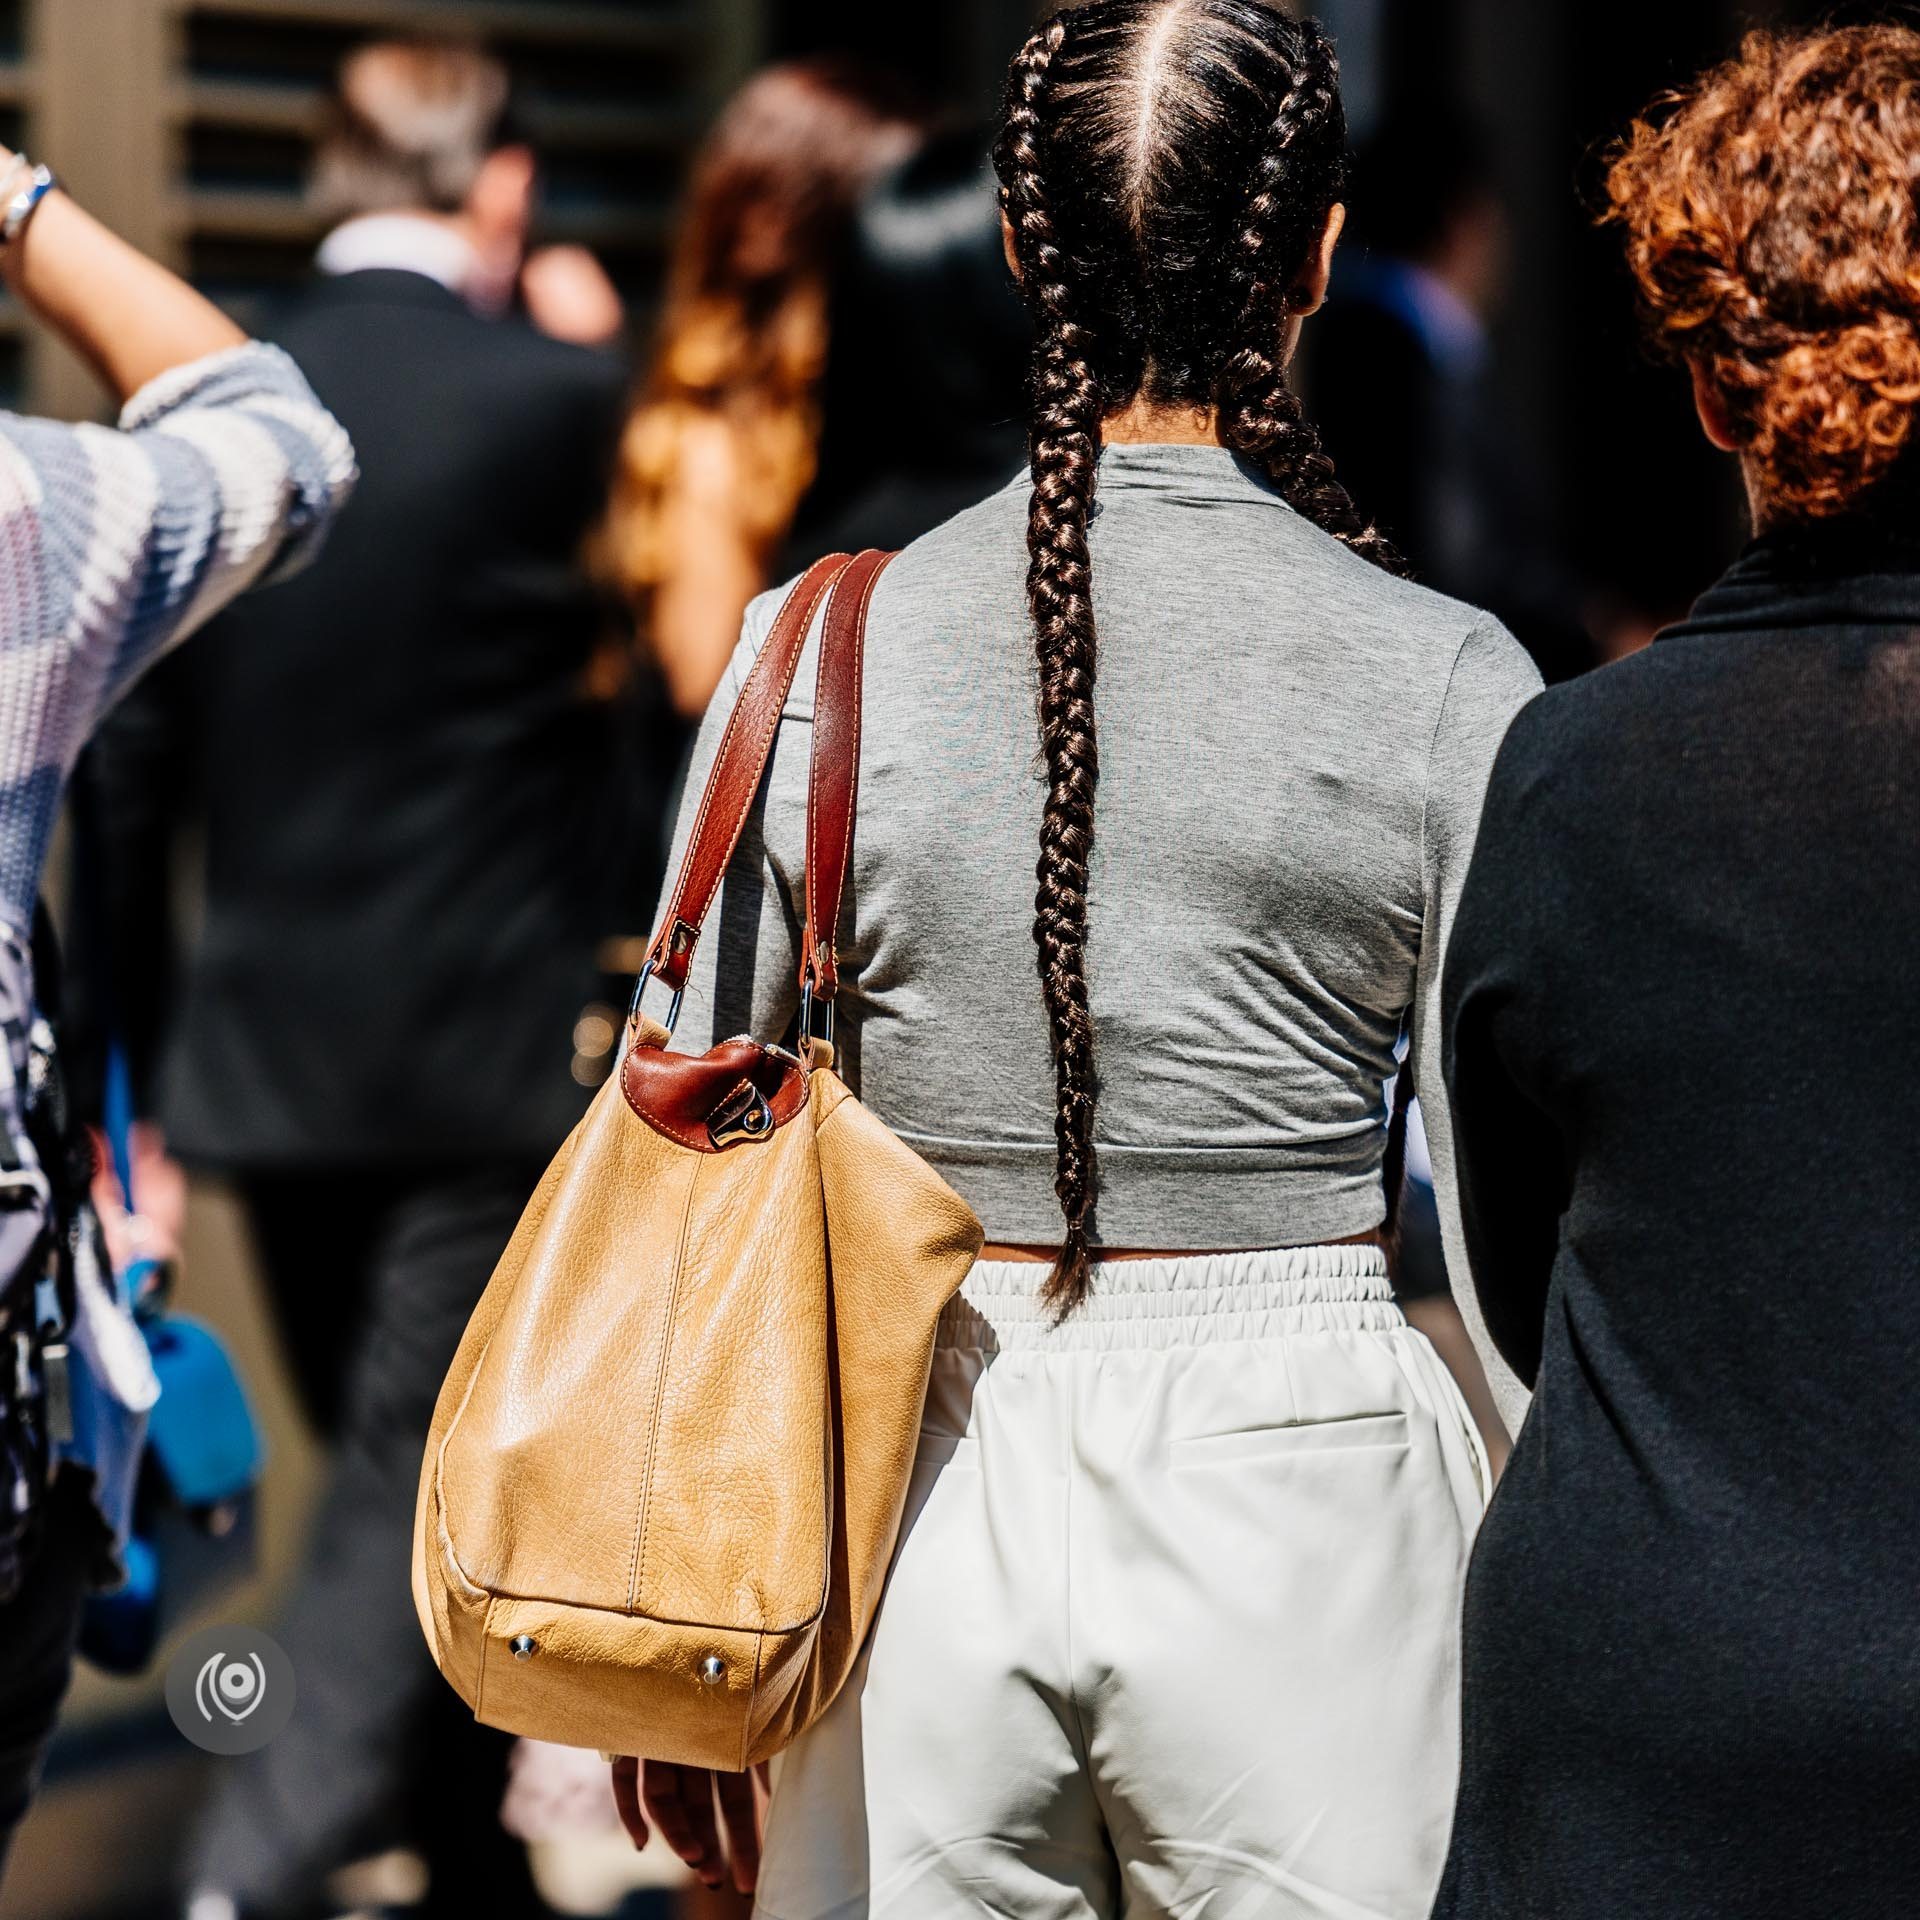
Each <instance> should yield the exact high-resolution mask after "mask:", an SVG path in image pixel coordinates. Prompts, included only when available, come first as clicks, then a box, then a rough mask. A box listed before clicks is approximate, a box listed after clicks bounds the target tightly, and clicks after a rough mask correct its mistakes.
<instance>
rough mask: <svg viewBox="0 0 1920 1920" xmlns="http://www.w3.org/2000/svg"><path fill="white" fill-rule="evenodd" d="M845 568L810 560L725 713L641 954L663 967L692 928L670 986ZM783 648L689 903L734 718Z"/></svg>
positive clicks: (835, 561) (832, 558) (831, 559)
mask: <svg viewBox="0 0 1920 1920" xmlns="http://www.w3.org/2000/svg"><path fill="white" fill-rule="evenodd" d="M851 564H852V562H851V561H850V560H848V559H847V558H846V557H845V556H843V555H840V554H830V555H828V556H827V558H825V559H823V560H816V561H815V562H814V564H813V566H812V567H811V568H810V569H809V570H808V571H807V573H806V574H805V575H803V576H802V577H801V579H800V580H799V582H798V583H797V584H796V585H795V587H794V589H793V591H792V592H791V593H790V594H788V595H787V598H786V600H785V602H784V603H783V604H782V606H781V608H780V611H779V612H778V613H777V614H775V615H774V621H773V626H772V627H771V628H770V629H769V630H768V634H767V639H766V642H765V644H764V645H762V647H761V649H760V654H759V657H758V658H757V659H756V660H755V661H754V664H753V668H752V670H751V671H750V672H749V673H748V675H747V678H746V680H745V682H744V683H743V684H742V686H741V688H740V692H739V694H738V695H737V696H736V698H735V700H734V704H733V711H732V713H730V714H729V715H728V716H727V725H726V729H725V731H724V732H723V733H722V734H721V736H720V746H719V749H718V751H716V753H715V754H714V758H713V765H712V767H711V768H710V769H709V770H708V774H707V784H706V788H705V790H704V791H703V792H702V794H701V796H700V810H699V812H698V813H697V814H696V815H695V816H694V824H693V832H692V833H691V835H689V837H688V840H687V848H686V852H685V853H684V854H683V855H682V856H681V860H680V871H679V873H678V874H677V875H676V876H675V879H674V884H673V895H672V901H671V904H670V905H669V907H668V909H667V916H666V918H665V920H664V921H663V922H662V923H661V927H660V931H659V932H658V933H656V934H655V935H654V937H653V942H652V944H651V946H649V947H648V949H647V959H648V963H649V964H650V965H653V966H655V967H656V969H664V966H665V964H666V962H667V961H668V960H669V959H670V958H671V947H670V944H669V940H670V935H671V933H672V930H673V928H674V926H675V924H676V923H680V924H684V925H686V926H688V927H690V928H692V930H693V934H694V938H693V939H692V940H691V941H689V942H688V943H687V949H686V955H685V959H684V961H682V962H681V963H680V965H679V973H678V980H677V981H676V980H675V979H674V978H673V977H672V976H671V975H668V974H666V973H664V971H663V972H662V977H663V978H665V979H667V980H668V983H669V984H670V985H674V984H679V983H682V982H684V981H685V980H686V978H687V976H688V974H689V973H691V971H692V968H693V949H694V947H695V946H696V945H697V944H698V940H699V935H700V933H701V932H702V930H703V929H704V928H705V925H706V919H707V915H708V913H709V912H710V911H711V910H712V907H713V902H714V897H715V895H717V894H718V893H719V891H720V887H721V884H722V882H723V881H724V880H725V878H726V871H727V867H728V865H729V863H730V862H731V861H732V859H733V853H734V849H735V848H736V847H737V846H738V845H739V844H740V835H741V833H742V832H743V831H744V829H745V827H746V824H747V815H748V814H749V813H751V812H752V810H753V802H754V797H755V796H756V795H757V794H758V793H759V791H760V784H761V782H762V780H764V779H765V777H766V763H767V759H768V756H769V755H770V754H771V753H772V751H773V739H774V735H775V734H776V733H777V732H778V731H779V727H780V720H781V716H782V714H783V713H784V712H785V709H786V704H787V694H788V692H789V691H790V689H791V688H792V685H793V676H794V673H795V671H796V670H797V668H798V667H799V665H800V656H801V654H802V653H804V652H805V651H806V644H807V635H808V634H809V633H810V632H811V631H812V628H813V620H814V615H815V614H816V613H818V611H819V609H820V602H821V601H822V600H823V599H824V598H825V597H826V595H827V593H828V592H829V591H830V590H831V589H832V588H833V586H834V585H835V584H836V583H837V582H838V580H839V578H840V576H841V574H843V573H844V572H845V571H846V570H847V568H848V566H850V565H851ZM816 575H817V576H818V579H817V581H816V580H815V576H816ZM809 582H813V583H814V586H813V592H812V594H811V596H810V597H808V598H807V599H806V602H805V610H804V612H801V613H800V614H799V615H798V622H799V624H798V627H797V629H792V628H788V627H786V626H785V625H784V623H785V622H786V621H787V620H788V618H789V616H791V615H793V614H794V613H795V610H796V607H797V606H798V604H799V603H800V601H801V598H802V596H803V595H804V594H806V591H807V587H808V584H809ZM783 634H784V635H787V636H788V638H787V640H786V644H785V646H784V647H776V646H775V644H774V642H775V639H776V637H777V636H782V635H783ZM783 651H784V652H786V653H787V654H788V658H787V660H786V664H785V666H784V667H783V668H780V669H779V671H778V691H779V697H778V698H777V699H775V700H771V701H769V702H768V703H767V704H768V711H767V712H766V714H765V715H764V716H763V717H762V719H761V721H760V723H759V728H758V731H757V732H756V733H755V734H754V736H753V738H752V740H751V742H750V744H749V745H748V746H747V747H746V749H745V754H746V759H747V763H748V764H749V765H755V766H757V768H758V771H757V773H756V774H755V777H754V779H753V782H752V784H751V785H750V786H748V787H747V789H746V791H745V793H744V796H743V798H742V801H741V804H740V808H739V811H738V813H737V815H736V817H735V819H734V821H733V825H732V828H731V830H730V832H729V834H728V838H727V842H726V845H725V847H724V848H723V849H722V850H721V854H720V858H719V860H718V861H717V862H715V863H714V866H713V874H712V878H711V879H710V880H709V881H708V882H707V885H706V890H705V895H704V897H703V898H702V899H700V900H699V902H698V903H697V904H696V903H695V902H694V901H693V899H692V898H691V897H690V895H689V893H688V889H689V887H690V886H691V885H692V884H693V880H694V877H695V873H696V869H697V868H698V867H699V866H700V864H701V855H702V852H703V850H704V849H705V848H706V845H707V839H708V833H709V822H710V820H711V818H712V812H713V806H714V800H715V796H716V795H717V794H718V792H719V790H720V787H721V784H722V776H723V774H724V773H725V772H726V771H727V770H728V768H729V763H730V760H731V758H732V756H733V755H734V754H735V752H736V751H737V750H738V749H737V745H736V737H737V735H738V730H739V728H740V727H741V726H742V724H743V722H742V719H741V716H742V715H743V714H744V713H746V712H747V710H748V708H749V706H750V704H751V702H750V701H749V699H748V695H749V693H750V692H753V691H755V690H756V689H757V687H759V686H764V685H766V684H767V682H768V681H772V680H773V679H774V678H775V674H776V663H777V662H778V661H779V658H780V655H781V653H782V652H783ZM763 668H764V670H765V674H766V676H767V678H766V680H764V681H763V680H761V679H760V678H759V676H760V675H761V673H762V670H763Z"/></svg>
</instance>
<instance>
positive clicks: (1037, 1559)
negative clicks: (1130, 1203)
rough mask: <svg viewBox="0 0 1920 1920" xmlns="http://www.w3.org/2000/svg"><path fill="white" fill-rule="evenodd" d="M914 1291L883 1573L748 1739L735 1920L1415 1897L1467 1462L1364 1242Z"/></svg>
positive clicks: (1214, 1918)
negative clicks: (786, 1742)
mask: <svg viewBox="0 0 1920 1920" xmlns="http://www.w3.org/2000/svg"><path fill="white" fill-rule="evenodd" d="M1045 1271H1046V1270H1045V1269H1044V1268H1042V1267H1036V1266H1027V1265H1014V1264H1000V1263H993V1262H982V1263H981V1264H980V1265H979V1266H978V1267H976V1268H975V1269H974V1271H973V1273H972V1275H971V1276H970V1277H969V1278H968V1280H967V1283H966V1286H965V1288H964V1289H963V1291H962V1294H961V1297H960V1299H958V1300H957V1301H955V1302H954V1304H953V1305H952V1306H951V1307H949V1308H948V1310H947V1313H946V1316H945V1318H944V1320H943V1322H942V1326H941V1336H940V1344H939V1347H938V1349H937V1351H936V1353H935V1356H934V1366H933V1380H932V1385H931V1388H930V1390H929V1393H928V1397H927V1410H926V1418H925V1422H924V1430H923V1433H922V1436H921V1444H920V1453H919V1458H918V1461H917V1464H916V1466H915V1470H914V1478H913V1486H912V1492H911V1495H910V1498H909V1503H908V1508H907V1519H906V1524H905V1528H904V1530H903V1533H902V1536H901V1541H900V1547H899V1550H898V1552H897V1554H896V1556H895V1559H894V1565H893V1571H892V1575H891V1577H890V1580H889V1584H888V1588H887V1594H886V1599H885V1601H884V1603H883V1605H882V1607H881V1610H880V1615H879V1619H878V1621H877V1623H876V1625H875V1628H874V1632H873V1635H872V1637H871V1639H870V1641H869V1643H868V1646H867V1649H866V1652H865V1654H864V1656H863V1658H862V1661H861V1663H860V1666H859V1667H858V1668H857V1669H856V1670H855V1673H854V1675H853V1677H852V1679H851V1680H850V1681H849V1683H848V1685H847V1688H846V1690H845V1692H844V1693H842V1695H841V1696H840V1698H839V1699H838V1700H837V1701H836V1702H835V1703H834V1705H833V1707H832V1709H831V1710H830V1711H829V1712H828V1714H827V1715H826V1716H825V1718H824V1719H822V1720H821V1721H820V1723H819V1724H818V1725H817V1726H815V1727H814V1728H813V1729H812V1730H811V1731H810V1732H808V1733H807V1734H806V1735H805V1736H804V1737H803V1738H802V1739H801V1740H800V1741H799V1742H798V1743H797V1744H796V1745H795V1746H794V1747H793V1748H792V1750H791V1751H790V1752H789V1753H787V1754H786V1755H784V1756H783V1757H782V1759H781V1760H780V1761H779V1762H778V1763H777V1764H776V1770H775V1775H774V1794H773V1804H772V1809H771V1814H770V1820H769V1828H768V1834H767V1845H766V1857H765V1861H764V1864H763V1867H762V1871H761V1878H760V1895H759V1904H758V1908H757V1911H758V1912H759V1913H760V1914H761V1915H763V1916H765V1917H766V1920H854V1917H855V1916H867V1915H872V1916H874V1917H875V1920H962V1916H965V1920H976V1917H977V1916H979V1915H981V1914H989V1915H998V1916H1003V1920H1054V1917H1055V1916H1058V1917H1059V1920H1070V1917H1071V1920H1085V1917H1086V1916H1101V1917H1102V1920H1105V1916H1126V1920H1148V1916H1158V1915H1167V1916H1179V1920H1200V1917H1201V1916H1202V1915H1204V1916H1205V1920H1254V1917H1255V1916H1259V1917H1260V1920H1309V1916H1311V1920H1426V1915H1427V1912H1428V1909H1429V1906H1430V1905H1431V1902H1432V1899H1433V1895H1434V1891H1435V1889H1436V1887H1437V1885H1438V1883H1439V1878H1440V1868H1441V1862H1442V1859H1443V1856H1444V1854H1445V1851H1446V1842H1447V1829H1448V1824H1449V1820H1450V1817H1451V1814H1452V1807H1453V1795H1454V1785H1455V1774H1456V1766H1457V1747H1458V1712H1457V1704H1456V1693H1457V1688H1458V1678H1459V1663H1458V1654H1457V1629H1458V1614H1459V1601H1460V1592H1461V1585H1462V1581H1463V1578H1464V1575H1465V1569H1466V1558H1467V1550H1468V1547H1469V1545H1470V1543H1471V1540H1472V1536H1473V1530H1474V1528H1475V1526H1476V1525H1477V1523H1478V1521H1479V1518H1480V1514H1481V1512H1482V1509H1483V1507H1484V1505H1485V1501H1486V1495H1487V1490H1488V1484H1489V1475H1488V1471H1487V1463H1486V1456H1485V1453H1484V1450H1483V1449H1482V1446H1481V1442H1480V1438H1479V1435H1478V1434H1477V1433H1476V1431H1475V1430H1474V1426H1473V1422H1472V1420H1471V1418H1470V1417H1469V1415H1468V1413H1467V1410H1466V1406H1465V1404H1464V1403H1463V1401H1462V1400H1461V1397H1460V1394H1459V1391H1458V1389H1457V1388H1456V1387H1455V1386H1454V1384H1453V1381H1452V1379H1451V1377H1450V1376H1449V1375H1448V1373H1447V1371H1446V1369H1445V1368H1444V1367H1443V1366H1442V1365H1441V1363H1440V1361H1439V1359H1438V1357H1437V1356H1436V1355H1435V1353H1434V1352H1433V1349H1432V1348H1431V1347H1430V1346H1428V1344H1427V1342H1426V1340H1425V1339H1424V1338H1423V1337H1422V1336H1421V1335H1420V1334H1418V1333H1415V1332H1414V1331H1413V1330H1412V1329H1411V1328H1409V1327H1408V1326H1407V1325H1406V1323H1405V1321H1404V1320H1403V1319H1402V1318H1401V1316H1400V1312H1399V1310H1398V1309H1397V1308H1396V1307H1395V1306H1394V1305H1393V1302H1392V1296H1391V1292H1390V1290H1389V1288H1388V1285H1387V1280H1386V1268H1385V1262H1384V1260H1383V1259H1382V1257H1381V1256H1380V1254H1379V1253H1378V1252H1377V1251H1375V1250H1374V1249H1372V1248H1364V1247H1310V1248H1302V1249H1295V1250H1292V1251H1289V1252H1283V1253H1253V1254H1222V1255H1209V1256H1206V1257H1204V1258H1197V1259H1186V1260H1141V1261H1115V1262H1113V1263H1112V1264H1110V1265H1107V1266H1104V1267H1102V1268H1100V1269H1099V1274H1098V1282H1097V1291H1096V1293H1095V1296H1094V1298H1093V1300H1092V1301H1091V1302H1090V1303H1089V1304H1088V1305H1087V1306H1086V1307H1083V1308H1082V1309H1081V1310H1080V1311H1079V1312H1078V1313H1076V1314H1075V1315H1074V1316H1073V1317H1072V1318H1071V1319H1070V1320H1068V1321H1067V1323H1066V1324H1065V1325H1064V1326H1061V1327H1057V1328H1056V1327H1054V1326H1052V1325H1051V1324H1050V1321H1049V1317H1048V1316H1047V1315H1046V1314H1045V1312H1044V1311H1043V1310H1042V1309H1041V1307H1040V1305H1039V1302H1038V1299H1037V1290H1038V1287H1039V1285H1040V1282H1041V1280H1042V1279H1043V1278H1044V1275H1045Z"/></svg>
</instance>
